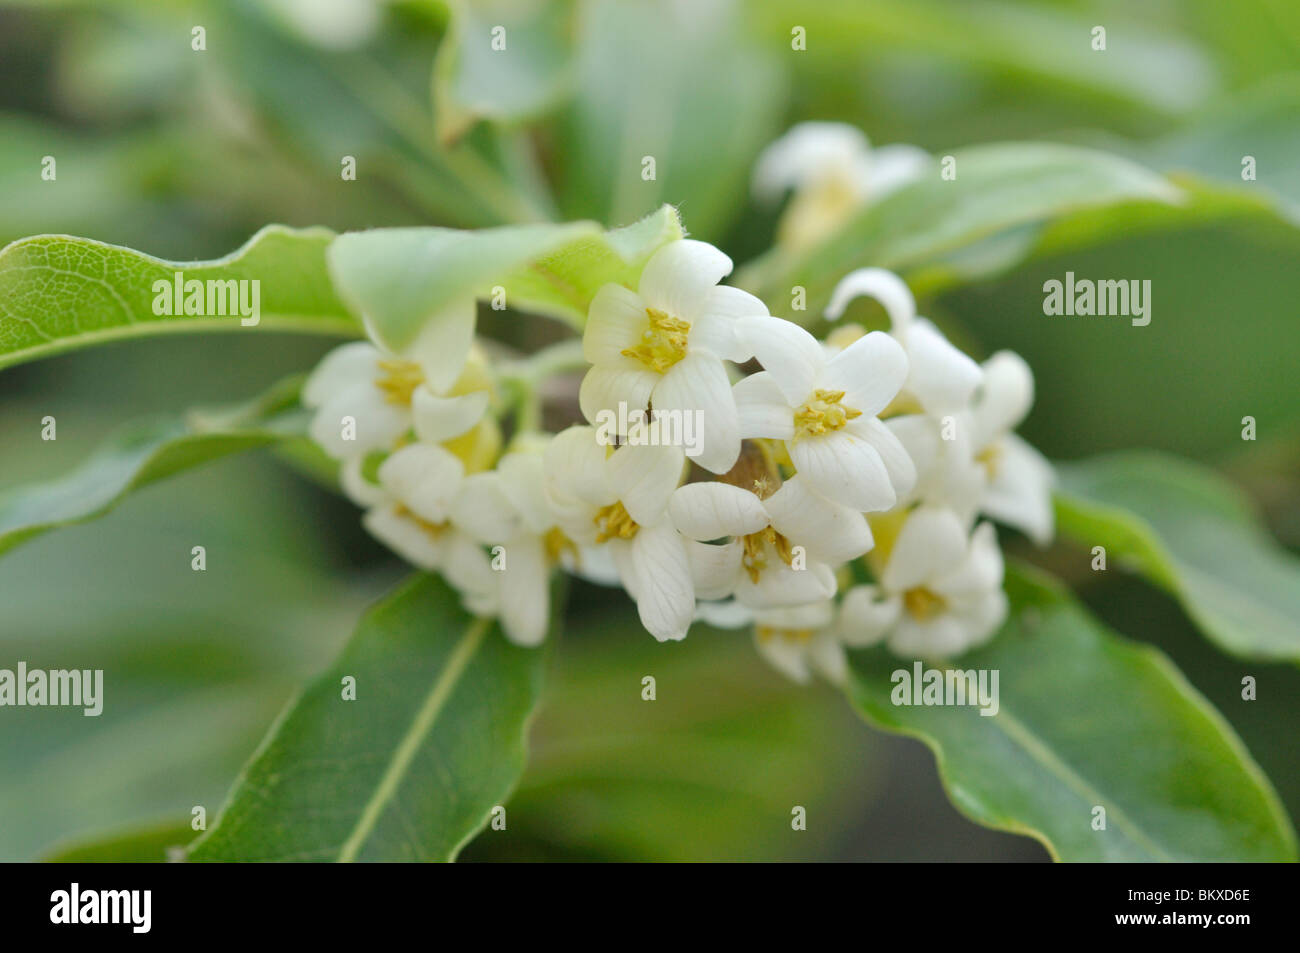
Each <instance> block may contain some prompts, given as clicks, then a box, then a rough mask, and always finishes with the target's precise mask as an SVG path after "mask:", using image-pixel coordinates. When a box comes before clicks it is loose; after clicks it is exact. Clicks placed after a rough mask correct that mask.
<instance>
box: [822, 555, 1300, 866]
mask: <svg viewBox="0 0 1300 953" xmlns="http://www.w3.org/2000/svg"><path fill="white" fill-rule="evenodd" d="M1007 591H1008V594H1009V596H1010V597H1011V602H1012V606H1013V609H1012V615H1011V619H1010V620H1009V621H1008V623H1007V624H1006V625H1005V626H1004V627H1003V629H1002V630H1001V632H999V633H998V635H997V636H996V637H995V638H994V640H993V641H992V642H991V643H990V644H989V645H988V646H986V647H984V648H981V649H978V650H977V651H974V652H971V653H969V654H966V655H963V656H962V657H961V658H960V659H958V660H957V662H956V663H954V664H953V665H952V666H951V667H952V668H954V669H960V670H963V671H980V670H983V671H986V672H989V673H994V672H996V673H997V674H998V693H997V694H998V710H997V713H996V714H995V715H990V716H986V715H982V714H981V713H980V709H979V707H977V706H974V705H951V704H950V705H942V704H940V705H903V704H897V703H896V698H898V697H899V696H900V695H901V693H902V692H903V687H904V684H903V682H902V679H901V676H898V675H896V673H898V672H900V671H904V672H907V673H908V674H909V675H911V674H912V673H913V672H914V668H913V666H914V663H913V662H912V661H910V660H909V661H904V660H901V659H899V658H897V657H895V656H893V655H891V654H889V653H887V652H886V651H885V650H884V649H869V650H862V651H858V652H855V653H853V655H852V664H851V669H852V671H851V674H850V679H849V686H848V693H849V696H850V699H851V700H852V702H853V704H854V705H855V706H856V707H857V709H858V711H859V713H861V714H862V716H863V717H864V718H866V719H867V720H868V721H870V722H871V723H873V724H875V725H877V726H879V727H881V728H884V729H886V730H888V731H893V732H897V733H899V734H905V735H909V736H911V737H914V738H917V739H919V740H921V741H922V742H924V743H925V744H926V745H927V746H928V747H929V748H930V749H931V750H932V751H933V752H934V754H935V758H936V760H937V761H938V766H939V773H940V776H941V778H942V780H943V783H944V787H945V788H946V789H947V791H948V796H949V797H950V798H951V800H952V802H953V804H954V805H956V807H957V808H958V809H959V810H960V811H962V813H964V814H966V815H967V816H968V817H969V818H970V819H971V820H973V821H976V822H977V823H980V824H983V825H985V826H986V827H992V828H995V829H997V830H1004V831H1010V832H1012V833H1017V834H1025V835H1027V836H1029V837H1033V838H1035V839H1037V840H1038V841H1040V842H1041V843H1042V844H1043V845H1044V846H1045V847H1046V848H1047V849H1048V850H1049V851H1050V852H1051V853H1052V855H1053V856H1054V857H1056V858H1057V859H1059V860H1067V861H1211V860H1214V861H1278V860H1294V859H1295V856H1296V844H1295V834H1294V832H1293V831H1292V829H1291V825H1290V822H1289V821H1288V820H1287V817H1286V815H1285V813H1284V812H1283V810H1282V807H1281V805H1280V803H1279V802H1278V799H1277V795H1276V794H1275V792H1274V791H1273V789H1272V787H1271V786H1270V785H1269V782H1268V780H1267V779H1266V778H1265V776H1264V774H1263V772H1262V771H1261V770H1260V768H1259V766H1258V765H1257V764H1256V763H1255V761H1254V760H1253V759H1252V758H1251V756H1250V754H1249V753H1248V752H1247V751H1246V749H1245V747H1244V746H1243V745H1242V743H1241V740H1240V739H1239V738H1238V737H1237V736H1236V734H1235V733H1234V732H1233V730H1232V728H1231V726H1229V725H1228V723H1227V722H1226V721H1225V720H1224V719H1223V717H1222V716H1221V715H1220V714H1219V713H1218V712H1217V711H1215V710H1214V708H1213V707H1212V706H1211V705H1210V703H1209V702H1208V701H1206V699H1205V698H1204V697H1203V696H1202V695H1201V694H1200V693H1199V692H1197V691H1196V689H1195V688H1194V687H1192V685H1191V684H1189V683H1188V682H1187V680H1186V679H1185V678H1184V677H1183V675H1182V674H1181V673H1180V672H1179V671H1178V669H1177V668H1175V667H1174V665H1173V663H1171V662H1170V661H1169V659H1168V658H1166V657H1165V656H1164V655H1163V654H1162V653H1161V652H1159V651H1158V650H1156V649H1153V648H1150V647H1146V646H1140V645H1137V644H1134V643H1132V642H1129V641H1127V640H1126V639H1123V638H1120V637H1119V636H1117V635H1116V634H1115V633H1113V632H1111V631H1110V630H1109V629H1107V628H1106V627H1104V626H1103V625H1101V624H1100V623H1099V622H1097V621H1096V620H1095V619H1093V618H1092V616H1090V615H1089V614H1088V613H1087V612H1086V611H1085V610H1084V609H1083V608H1082V607H1081V606H1080V605H1079V604H1078V603H1077V602H1075V601H1074V599H1073V598H1072V597H1071V596H1070V595H1069V594H1068V593H1067V592H1066V591H1065V590H1064V589H1063V588H1061V587H1060V586H1059V585H1058V584H1056V583H1055V582H1054V581H1052V580H1051V579H1050V577H1046V576H1043V575H1041V574H1039V573H1036V572H1035V573H1032V574H1031V573H1029V572H1028V571H1027V570H1013V571H1011V572H1009V573H1008V577H1007ZM934 664H935V663H927V667H930V666H932V665H934ZM909 697H910V696H909ZM1096 808H1104V809H1105V829H1096V828H1094V818H1096V817H1099V816H1100V815H1099V814H1098V813H1097V812H1096Z"/></svg>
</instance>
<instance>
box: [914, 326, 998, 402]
mask: <svg viewBox="0 0 1300 953" xmlns="http://www.w3.org/2000/svg"><path fill="white" fill-rule="evenodd" d="M902 339H903V343H904V345H905V346H906V348H907V359H908V362H909V364H910V367H911V369H910V371H909V372H908V375H907V385H906V390H907V391H908V392H909V393H910V394H912V396H914V397H915V398H916V400H917V402H918V403H919V404H920V405H921V408H922V409H923V410H924V411H925V412H926V413H927V414H934V415H935V416H938V415H941V414H953V413H956V412H957V411H959V410H962V409H963V408H965V407H966V406H967V404H969V403H970V399H971V395H972V394H974V393H975V388H976V387H977V386H979V383H980V380H981V378H982V377H983V371H981V370H980V366H979V365H978V364H976V363H975V362H974V361H973V360H972V359H971V358H970V357H968V356H967V355H966V354H963V353H962V352H961V351H960V350H958V349H957V347H955V346H954V345H953V344H952V343H951V342H950V341H949V340H948V339H947V338H946V337H944V336H943V334H942V332H940V331H939V329H938V328H936V327H935V326H934V325H933V324H931V323H930V322H929V321H925V320H921V321H917V322H916V323H915V324H914V325H912V326H911V327H910V328H908V329H907V332H906V333H905V334H904V335H903V337H902Z"/></svg>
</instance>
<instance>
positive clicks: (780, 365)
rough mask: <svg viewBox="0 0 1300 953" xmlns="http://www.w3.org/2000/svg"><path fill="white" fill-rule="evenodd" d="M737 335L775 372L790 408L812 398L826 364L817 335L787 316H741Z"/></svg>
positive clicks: (773, 377)
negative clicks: (809, 397) (785, 317)
mask: <svg viewBox="0 0 1300 953" xmlns="http://www.w3.org/2000/svg"><path fill="white" fill-rule="evenodd" d="M736 334H737V335H738V336H739V338H740V340H741V341H742V342H743V343H744V345H745V347H747V348H748V349H749V350H750V351H751V352H753V354H754V356H755V357H756V358H758V361H759V363H760V364H762V365H763V368H764V369H765V370H766V371H767V372H768V373H769V374H771V375H772V380H773V381H775V382H776V385H777V387H779V388H780V390H781V393H782V395H783V396H784V397H785V400H786V403H787V404H788V405H789V406H790V407H798V406H800V405H801V404H803V402H804V401H806V400H807V399H808V395H810V394H811V393H812V392H813V389H814V388H815V387H816V386H817V381H818V378H819V377H820V376H821V373H822V368H823V366H824V365H825V357H824V355H823V353H822V347H821V345H820V344H818V343H817V339H816V338H814V337H813V336H812V335H811V334H809V333H808V332H807V331H805V330H804V329H803V328H801V327H799V325H797V324H795V323H794V322H793V321H786V320H785V319H784V318H741V319H740V320H738V321H737V322H736ZM882 406H883V405H882Z"/></svg>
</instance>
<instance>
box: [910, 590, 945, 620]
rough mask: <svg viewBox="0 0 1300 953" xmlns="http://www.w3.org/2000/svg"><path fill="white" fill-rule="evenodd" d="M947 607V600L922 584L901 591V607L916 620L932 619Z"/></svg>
mask: <svg viewBox="0 0 1300 953" xmlns="http://www.w3.org/2000/svg"><path fill="white" fill-rule="evenodd" d="M947 607H948V600H946V599H945V598H944V597H943V596H941V595H939V594H938V593H936V592H934V591H932V590H930V589H927V588H925V587H924V586H917V587H916V588H915V589H908V590H907V591H906V592H905V593H903V608H905V609H906V610H907V611H908V612H909V613H910V614H911V616H912V618H914V619H916V620H917V621H918V622H925V621H927V620H929V619H933V618H934V617H935V616H937V615H939V613H941V612H943V611H944V610H945V609H946V608H947Z"/></svg>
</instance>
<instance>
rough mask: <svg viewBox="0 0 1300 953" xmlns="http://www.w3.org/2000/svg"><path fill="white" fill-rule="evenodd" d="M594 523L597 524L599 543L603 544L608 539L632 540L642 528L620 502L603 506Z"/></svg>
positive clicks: (597, 540)
mask: <svg viewBox="0 0 1300 953" xmlns="http://www.w3.org/2000/svg"><path fill="white" fill-rule="evenodd" d="M592 522H593V523H595V524H596V529H597V531H598V532H597V534H596V542H598V543H603V542H605V540H607V539H631V538H632V537H633V536H635V535H636V531H637V530H638V529H640V528H641V527H640V526H638V525H637V524H636V521H635V520H633V519H632V517H631V516H629V515H628V512H627V510H626V509H625V508H624V507H623V504H622V502H618V501H616V502H614V503H611V504H609V506H602V507H601V508H600V511H599V512H598V513H597V514H596V518H595V519H594V520H592Z"/></svg>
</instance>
